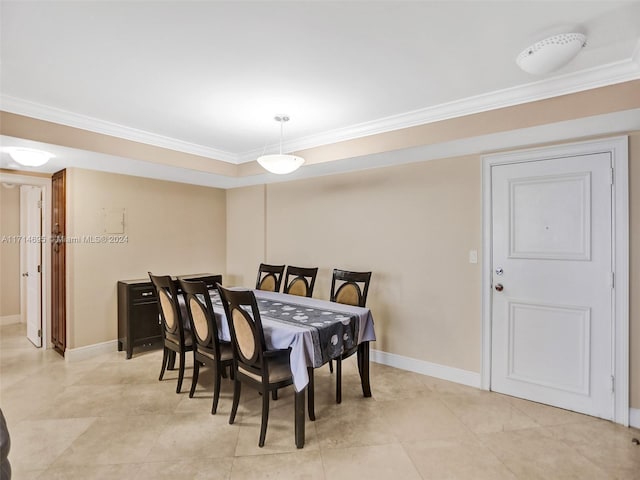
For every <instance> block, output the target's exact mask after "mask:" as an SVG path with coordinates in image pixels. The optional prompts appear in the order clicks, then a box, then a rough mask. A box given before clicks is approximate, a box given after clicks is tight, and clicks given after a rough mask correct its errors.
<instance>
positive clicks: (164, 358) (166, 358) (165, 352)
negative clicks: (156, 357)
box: [158, 347, 169, 380]
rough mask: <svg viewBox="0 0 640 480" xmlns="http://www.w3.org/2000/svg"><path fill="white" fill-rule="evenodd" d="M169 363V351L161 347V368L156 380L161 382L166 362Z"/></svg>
mask: <svg viewBox="0 0 640 480" xmlns="http://www.w3.org/2000/svg"><path fill="white" fill-rule="evenodd" d="M168 361H169V349H168V348H167V347H163V350H162V368H161V369H160V376H159V377H158V380H162V377H164V371H165V368H167V362H168Z"/></svg>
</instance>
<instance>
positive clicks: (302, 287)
mask: <svg viewBox="0 0 640 480" xmlns="http://www.w3.org/2000/svg"><path fill="white" fill-rule="evenodd" d="M317 275H318V269H317V268H302V267H292V266H288V267H287V273H286V274H285V277H284V290H283V293H288V294H290V295H298V296H300V297H311V296H312V295H313V287H314V286H315V284H316V276H317ZM290 278H291V280H289V279H290Z"/></svg>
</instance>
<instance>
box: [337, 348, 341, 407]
mask: <svg viewBox="0 0 640 480" xmlns="http://www.w3.org/2000/svg"><path fill="white" fill-rule="evenodd" d="M341 402H342V359H341V358H338V359H336V403H341Z"/></svg>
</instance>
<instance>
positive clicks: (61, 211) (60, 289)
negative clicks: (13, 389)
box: [51, 170, 67, 356]
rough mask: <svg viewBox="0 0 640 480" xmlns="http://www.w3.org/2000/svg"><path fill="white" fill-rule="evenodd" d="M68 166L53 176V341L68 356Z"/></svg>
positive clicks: (58, 350) (54, 346)
mask: <svg viewBox="0 0 640 480" xmlns="http://www.w3.org/2000/svg"><path fill="white" fill-rule="evenodd" d="M65 187H66V170H61V171H59V172H56V173H54V174H53V177H52V179H51V194H52V195H51V196H52V205H51V207H52V208H51V211H52V218H51V228H52V230H53V231H52V237H53V240H52V242H51V275H52V277H51V343H53V348H54V349H55V350H56V351H57V352H58V353H60V354H61V355H62V356H64V352H65V349H66V346H67V340H66V339H67V308H66V307H67V304H66V258H65V255H66V242H65V235H66V208H65V205H66V191H65Z"/></svg>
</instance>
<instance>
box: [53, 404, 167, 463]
mask: <svg viewBox="0 0 640 480" xmlns="http://www.w3.org/2000/svg"><path fill="white" fill-rule="evenodd" d="M169 420H170V416H169V415H139V416H131V417H124V416H121V417H108V418H106V417H101V418H98V419H96V420H95V421H94V422H93V423H92V424H91V426H90V427H89V428H88V429H87V430H86V431H85V432H84V433H83V434H82V435H80V436H79V437H78V438H77V439H76V440H75V441H74V442H73V443H72V444H71V445H70V446H69V448H68V449H67V450H65V451H64V453H63V454H62V455H60V457H59V458H58V460H57V461H56V462H55V463H54V464H53V467H56V468H58V467H60V468H64V467H67V466H82V465H111V464H117V463H141V462H143V461H145V459H146V458H147V456H148V455H149V452H150V451H151V448H152V447H153V445H154V443H155V441H156V439H157V438H158V437H159V436H160V435H161V434H162V433H163V432H164V430H165V428H166V425H167V423H168V422H169Z"/></svg>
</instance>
